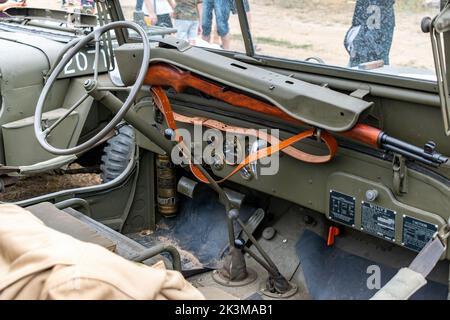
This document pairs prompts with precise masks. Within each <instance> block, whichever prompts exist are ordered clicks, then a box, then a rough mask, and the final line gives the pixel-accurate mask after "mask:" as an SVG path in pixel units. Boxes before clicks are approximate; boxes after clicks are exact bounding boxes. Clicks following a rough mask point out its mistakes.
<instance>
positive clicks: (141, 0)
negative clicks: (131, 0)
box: [136, 0, 144, 11]
mask: <svg viewBox="0 0 450 320" xmlns="http://www.w3.org/2000/svg"><path fill="white" fill-rule="evenodd" d="M143 6H144V0H136V11H142V7H143Z"/></svg>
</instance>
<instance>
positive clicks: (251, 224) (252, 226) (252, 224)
mask: <svg viewBox="0 0 450 320" xmlns="http://www.w3.org/2000/svg"><path fill="white" fill-rule="evenodd" d="M265 216H266V213H265V211H264V210H263V209H261V208H259V209H256V210H255V212H254V213H253V214H252V216H251V217H250V218H249V219H248V220H247V222H246V224H245V225H246V227H247V228H248V230H249V231H250V232H251V234H253V233H254V232H255V230H256V229H257V228H258V226H259V225H260V224H261V222H262V221H263V219H264V217H265ZM239 238H240V239H242V240H244V243H245V244H246V243H247V241H248V240H249V239H248V236H247V235H246V234H245V232H244V231H243V230H241V231H240V232H239Z"/></svg>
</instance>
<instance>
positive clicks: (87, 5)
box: [0, 0, 95, 14]
mask: <svg viewBox="0 0 450 320" xmlns="http://www.w3.org/2000/svg"><path fill="white" fill-rule="evenodd" d="M23 7H27V8H42V9H52V10H67V11H71V12H73V11H75V12H82V13H86V14H93V13H95V1H94V0H60V1H58V0H53V1H52V0H24V1H16V0H0V11H7V10H8V9H11V8H23Z"/></svg>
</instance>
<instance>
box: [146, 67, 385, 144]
mask: <svg viewBox="0 0 450 320" xmlns="http://www.w3.org/2000/svg"><path fill="white" fill-rule="evenodd" d="M144 83H145V84H148V85H152V86H169V87H172V88H173V89H175V91H177V92H178V93H180V92H183V91H185V90H186V89H187V88H192V89H196V90H199V91H201V92H203V93H205V94H207V95H209V96H211V97H214V98H216V99H218V100H221V101H224V102H227V103H229V104H231V105H233V106H235V107H239V108H245V109H248V110H252V111H256V112H259V113H263V114H265V115H268V116H272V117H275V118H278V119H282V120H285V121H287V122H289V123H292V124H297V125H306V124H305V123H304V122H303V121H301V120H298V119H295V118H293V117H291V116H290V115H288V114H287V113H285V112H283V111H282V110H280V109H279V108H277V107H276V106H273V105H271V104H268V103H266V102H263V101H260V100H258V99H256V98H253V97H249V96H247V95H245V94H242V93H238V92H234V91H231V90H227V89H228V88H227V87H225V86H220V85H217V84H215V83H212V82H210V81H207V80H203V79H202V78H200V77H198V76H195V75H193V74H192V73H191V72H189V71H183V70H180V69H178V68H177V67H175V66H172V65H169V64H165V63H156V64H152V65H150V67H149V69H148V72H147V76H146V78H145V80H144ZM381 133H382V131H381V130H379V129H376V128H373V127H370V126H367V125H364V124H357V125H356V126H355V127H353V128H352V129H351V130H349V131H346V132H342V133H340V134H341V135H343V136H346V137H348V138H351V139H353V140H356V141H359V142H362V143H365V144H368V145H371V146H373V147H376V148H378V137H379V136H380V134H381Z"/></svg>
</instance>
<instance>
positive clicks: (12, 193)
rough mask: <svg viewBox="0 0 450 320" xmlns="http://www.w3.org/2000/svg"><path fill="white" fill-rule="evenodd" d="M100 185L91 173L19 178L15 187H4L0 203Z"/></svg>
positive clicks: (96, 175)
mask: <svg viewBox="0 0 450 320" xmlns="http://www.w3.org/2000/svg"><path fill="white" fill-rule="evenodd" d="M70 168H71V169H77V168H80V166H79V165H77V164H72V165H71V166H70ZM100 183H101V178H100V175H99V174H93V173H82V174H58V173H55V172H52V173H46V174H35V175H32V176H28V177H21V178H20V179H19V181H18V182H17V183H16V184H15V185H12V186H9V187H6V190H5V192H0V201H3V202H13V201H14V202H15V201H21V200H25V199H29V198H32V197H37V196H40V195H44V194H47V193H52V192H56V191H61V190H68V189H72V188H79V187H87V186H92V185H98V184H100Z"/></svg>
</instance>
